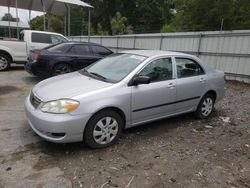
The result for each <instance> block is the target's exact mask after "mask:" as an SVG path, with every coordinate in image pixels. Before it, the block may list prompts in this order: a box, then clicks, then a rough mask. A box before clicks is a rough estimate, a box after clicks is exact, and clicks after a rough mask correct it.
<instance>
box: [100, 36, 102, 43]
mask: <svg viewBox="0 0 250 188" xmlns="http://www.w3.org/2000/svg"><path fill="white" fill-rule="evenodd" d="M100 43H101V45H102V36H101V37H100Z"/></svg>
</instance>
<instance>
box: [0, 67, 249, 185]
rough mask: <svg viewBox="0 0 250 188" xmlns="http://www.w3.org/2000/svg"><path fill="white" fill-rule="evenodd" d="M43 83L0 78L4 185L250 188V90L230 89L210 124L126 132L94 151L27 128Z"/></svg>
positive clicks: (184, 119)
mask: <svg viewBox="0 0 250 188" xmlns="http://www.w3.org/2000/svg"><path fill="white" fill-rule="evenodd" d="M39 81H40V80H39V79H38V78H36V77H33V76H31V75H29V74H28V73H26V72H25V71H23V70H22V69H21V68H20V69H14V70H12V71H9V72H1V73H0V187H11V188H12V187H24V188H29V187H38V188H41V187H93V188H94V187H98V188H101V187H105V188H107V187H131V188H132V187H138V188H141V187H155V188H161V187H162V188H163V187H164V188H165V187H185V188H188V187H195V188H196V187H211V188H215V187H225V188H226V187H231V188H233V187H235V188H238V187H243V188H244V187H246V188H249V187H250V86H249V85H244V84H239V83H233V82H230V83H227V85H226V86H227V92H226V97H225V99H224V100H223V101H221V102H220V103H218V104H217V105H216V111H215V112H214V113H213V115H212V117H211V118H210V119H208V120H202V121H201V120H196V119H195V118H194V117H193V116H192V115H190V114H187V115H184V116H179V117H175V118H171V119H166V120H163V121H158V122H156V123H151V124H148V125H144V126H140V127H136V128H133V129H129V130H127V131H126V132H124V133H123V135H122V138H121V139H120V141H119V143H118V144H116V145H114V146H112V147H110V148H106V149H101V150H91V149H89V148H87V147H86V146H85V145H84V144H83V143H75V144H66V145H57V144H52V143H48V142H46V141H43V140H42V139H40V138H39V137H38V136H36V135H35V134H34V133H33V132H32V130H31V129H30V128H29V126H28V123H27V121H26V118H25V114H24V110H23V103H24V99H25V97H26V96H27V95H28V93H29V91H30V89H31V88H32V87H33V85H34V84H35V83H37V82H39Z"/></svg>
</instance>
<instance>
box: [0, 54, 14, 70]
mask: <svg viewBox="0 0 250 188" xmlns="http://www.w3.org/2000/svg"><path fill="white" fill-rule="evenodd" d="M11 63H12V60H11V59H10V57H9V56H8V55H5V54H2V53H0V71H7V70H9V69H10V64H11Z"/></svg>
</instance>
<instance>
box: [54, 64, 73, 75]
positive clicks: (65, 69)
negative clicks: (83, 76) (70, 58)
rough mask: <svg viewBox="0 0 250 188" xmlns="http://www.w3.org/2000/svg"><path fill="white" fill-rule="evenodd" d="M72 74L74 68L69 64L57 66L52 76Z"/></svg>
mask: <svg viewBox="0 0 250 188" xmlns="http://www.w3.org/2000/svg"><path fill="white" fill-rule="evenodd" d="M70 72H72V68H71V67H70V66H69V65H68V64H64V63H63V64H59V65H56V66H55V67H54V68H53V70H52V74H51V75H52V76H57V75H61V74H66V73H70Z"/></svg>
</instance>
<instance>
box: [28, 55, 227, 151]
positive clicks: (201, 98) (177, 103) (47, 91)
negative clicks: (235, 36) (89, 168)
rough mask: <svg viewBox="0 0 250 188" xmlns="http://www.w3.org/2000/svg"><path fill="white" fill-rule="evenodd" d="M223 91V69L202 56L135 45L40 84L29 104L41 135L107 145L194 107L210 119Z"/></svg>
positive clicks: (30, 117) (31, 120)
mask: <svg viewBox="0 0 250 188" xmlns="http://www.w3.org/2000/svg"><path fill="white" fill-rule="evenodd" d="M223 95H224V73H223V72H221V71H217V70H213V69H212V68H210V67H209V66H207V65H205V64H203V63H201V61H200V60H199V59H198V58H197V57H195V56H192V55H187V54H183V53H177V52H167V51H150V50H134V51H125V52H122V53H119V54H114V55H111V56H109V57H107V58H105V59H102V60H100V61H98V62H96V63H95V64H92V65H91V66H89V67H87V68H85V69H83V70H80V71H78V72H74V73H70V74H65V75H61V76H57V77H54V78H50V79H47V80H44V81H42V82H40V83H38V84H37V85H36V86H35V87H34V88H33V90H32V92H31V94H30V95H29V96H28V97H27V99H26V102H25V109H26V115H27V119H28V122H29V124H30V126H31V128H32V129H33V130H34V132H36V133H37V134H38V135H39V136H41V137H42V138H44V139H46V140H48V141H51V142H56V143H67V142H78V141H84V142H85V143H86V144H87V145H88V146H89V147H91V148H102V147H107V146H110V145H112V144H113V143H115V142H116V141H117V139H118V138H119V136H120V134H121V131H122V130H123V129H127V128H130V127H133V126H136V125H140V124H144V123H148V122H152V121H155V120H159V119H162V118H167V117H171V116H176V115H180V114H184V113H190V112H194V114H195V115H196V116H197V117H199V118H207V117H209V115H210V114H211V112H212V110H213V108H214V104H215V102H217V101H219V100H221V99H222V98H223Z"/></svg>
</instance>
